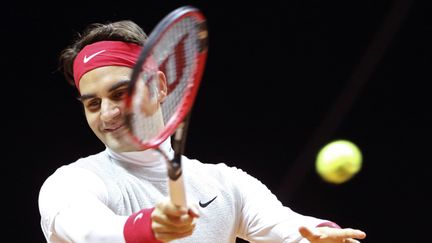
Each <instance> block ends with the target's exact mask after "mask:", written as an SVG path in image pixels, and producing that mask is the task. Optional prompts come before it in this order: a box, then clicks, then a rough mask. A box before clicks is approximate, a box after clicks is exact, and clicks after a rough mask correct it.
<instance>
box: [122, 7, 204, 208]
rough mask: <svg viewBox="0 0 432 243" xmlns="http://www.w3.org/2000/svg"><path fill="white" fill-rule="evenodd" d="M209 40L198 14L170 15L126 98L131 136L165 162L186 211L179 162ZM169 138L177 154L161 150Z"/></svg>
mask: <svg viewBox="0 0 432 243" xmlns="http://www.w3.org/2000/svg"><path fill="white" fill-rule="evenodd" d="M207 37H208V35H207V26H206V19H205V17H204V15H203V14H202V12H201V11H200V10H199V9H197V8H195V7H192V6H183V7H180V8H178V9H175V10H174V11H172V12H171V13H169V14H168V15H167V16H166V17H165V18H164V19H162V21H160V22H159V24H157V25H156V27H155V28H154V30H153V31H152V32H151V33H150V35H149V37H148V39H147V41H146V42H145V43H144V47H143V49H142V51H141V53H140V56H139V57H138V60H137V63H136V65H135V67H134V68H133V71H132V74H131V80H130V86H129V93H128V96H127V98H126V112H127V115H126V125H127V127H128V128H129V131H130V132H129V134H130V135H131V138H132V140H133V141H134V142H135V143H136V144H138V145H139V147H141V148H142V149H149V148H153V149H156V150H157V151H159V152H160V153H162V155H163V156H164V157H165V159H166V161H167V165H168V166H167V168H168V177H169V193H170V199H171V200H172V202H173V203H174V204H176V205H179V206H186V194H185V187H184V182H183V175H182V163H181V156H182V154H183V153H184V147H185V141H186V134H187V127H188V124H189V120H190V111H191V108H192V106H193V104H194V101H195V97H196V94H197V91H198V88H199V85H200V82H201V77H202V74H203V71H204V66H205V62H206V58H207V47H208V45H207ZM168 138H170V140H171V143H172V148H173V150H174V153H167V151H166V150H164V149H163V148H162V146H160V145H161V144H162V143H163V142H164V141H165V140H167V139H168Z"/></svg>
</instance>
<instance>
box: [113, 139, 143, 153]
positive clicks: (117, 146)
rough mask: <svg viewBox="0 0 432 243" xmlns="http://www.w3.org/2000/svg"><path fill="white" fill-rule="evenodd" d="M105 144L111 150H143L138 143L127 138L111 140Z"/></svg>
mask: <svg viewBox="0 0 432 243" xmlns="http://www.w3.org/2000/svg"><path fill="white" fill-rule="evenodd" d="M105 145H106V146H107V147H108V148H110V149H111V150H113V151H115V152H118V153H122V152H133V151H139V150H141V149H140V148H139V146H138V145H136V144H134V143H133V142H132V141H127V140H122V141H119V140H110V141H106V143H105Z"/></svg>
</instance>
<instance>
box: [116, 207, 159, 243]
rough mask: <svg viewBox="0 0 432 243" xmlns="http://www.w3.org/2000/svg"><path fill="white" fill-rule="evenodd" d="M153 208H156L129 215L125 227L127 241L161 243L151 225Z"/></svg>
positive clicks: (128, 242) (131, 242)
mask: <svg viewBox="0 0 432 243" xmlns="http://www.w3.org/2000/svg"><path fill="white" fill-rule="evenodd" d="M153 210H154V208H146V209H142V210H140V211H138V212H136V213H134V214H132V215H130V216H129V218H128V219H127V220H126V223H125V225H124V228H123V235H124V238H125V240H126V243H144V242H146V243H160V241H158V240H157V239H156V238H155V236H154V233H153V229H152V227H151V225H152V219H151V213H152V212H153Z"/></svg>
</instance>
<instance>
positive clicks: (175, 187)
mask: <svg viewBox="0 0 432 243" xmlns="http://www.w3.org/2000/svg"><path fill="white" fill-rule="evenodd" d="M169 190H170V198H171V202H172V203H174V204H175V205H177V206H183V207H186V194H185V188H184V182H183V176H182V175H180V176H179V177H177V179H176V180H172V179H171V178H170V179H169Z"/></svg>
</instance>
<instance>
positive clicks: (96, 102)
mask: <svg viewBox="0 0 432 243" xmlns="http://www.w3.org/2000/svg"><path fill="white" fill-rule="evenodd" d="M86 106H87V108H88V109H89V110H96V109H99V107H100V101H99V100H92V101H90V102H88V103H87V104H86Z"/></svg>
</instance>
